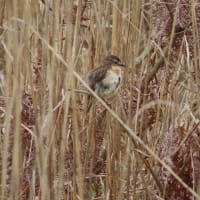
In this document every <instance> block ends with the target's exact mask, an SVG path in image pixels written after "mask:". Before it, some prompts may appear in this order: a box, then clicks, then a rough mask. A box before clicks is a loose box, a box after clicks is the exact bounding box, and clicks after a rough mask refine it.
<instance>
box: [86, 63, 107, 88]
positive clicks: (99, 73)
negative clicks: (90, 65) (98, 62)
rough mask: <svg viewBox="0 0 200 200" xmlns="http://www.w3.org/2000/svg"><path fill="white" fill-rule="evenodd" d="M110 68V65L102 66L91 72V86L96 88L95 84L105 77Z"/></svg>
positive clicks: (89, 77)
mask: <svg viewBox="0 0 200 200" xmlns="http://www.w3.org/2000/svg"><path fill="white" fill-rule="evenodd" d="M108 69H109V66H103V67H102V66H100V67H97V68H95V69H93V70H92V71H90V72H89V74H88V78H87V79H88V84H89V86H90V88H92V89H93V90H94V89H95V84H96V83H98V82H100V81H101V80H103V79H104V78H105V76H106V73H107V70H108Z"/></svg>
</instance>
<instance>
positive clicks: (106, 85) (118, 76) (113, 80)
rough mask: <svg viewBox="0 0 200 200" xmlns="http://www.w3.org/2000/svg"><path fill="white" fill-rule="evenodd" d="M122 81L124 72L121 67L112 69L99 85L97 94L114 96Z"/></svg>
mask: <svg viewBox="0 0 200 200" xmlns="http://www.w3.org/2000/svg"><path fill="white" fill-rule="evenodd" d="M121 81H122V70H121V69H120V68H119V67H112V68H111V69H110V70H108V71H107V73H106V77H105V78H104V79H103V80H102V81H101V82H100V83H98V84H97V87H96V92H97V94H98V95H99V96H102V97H109V96H112V95H113V94H114V93H115V92H116V91H117V90H118V88H119V85H120V83H121Z"/></svg>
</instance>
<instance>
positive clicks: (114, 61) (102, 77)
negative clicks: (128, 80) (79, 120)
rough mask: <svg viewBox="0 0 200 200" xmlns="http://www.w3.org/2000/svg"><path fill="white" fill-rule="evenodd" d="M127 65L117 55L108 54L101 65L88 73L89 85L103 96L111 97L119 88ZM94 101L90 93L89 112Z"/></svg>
mask: <svg viewBox="0 0 200 200" xmlns="http://www.w3.org/2000/svg"><path fill="white" fill-rule="evenodd" d="M125 66H126V65H125V64H124V63H122V61H121V60H120V59H119V58H118V57H117V56H115V55H109V56H106V57H105V59H104V60H103V62H102V64H101V65H100V66H99V67H97V68H94V69H92V70H91V71H90V72H89V73H88V77H87V81H88V85H89V86H90V88H91V89H92V90H94V92H95V93H96V94H97V95H98V96H100V97H101V98H103V99H104V98H111V97H112V96H114V94H116V92H117V91H118V89H119V86H120V84H121V82H122V78H123V73H124V67H125ZM92 103H93V96H91V95H90V96H89V101H88V108H87V112H89V110H90V108H91V106H92Z"/></svg>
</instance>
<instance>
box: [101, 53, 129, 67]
mask: <svg viewBox="0 0 200 200" xmlns="http://www.w3.org/2000/svg"><path fill="white" fill-rule="evenodd" d="M103 64H104V65H115V66H120V67H125V66H126V65H125V64H124V63H122V61H121V60H120V59H119V58H118V57H117V56H114V55H109V56H106V57H105V59H104V60H103Z"/></svg>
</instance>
